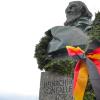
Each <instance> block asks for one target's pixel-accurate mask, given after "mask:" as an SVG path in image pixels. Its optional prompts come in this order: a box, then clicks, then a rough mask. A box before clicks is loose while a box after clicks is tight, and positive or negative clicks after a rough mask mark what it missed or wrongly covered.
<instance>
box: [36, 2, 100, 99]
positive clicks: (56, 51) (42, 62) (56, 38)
mask: <svg viewBox="0 0 100 100" xmlns="http://www.w3.org/2000/svg"><path fill="white" fill-rule="evenodd" d="M65 13H66V17H67V20H66V21H65V23H64V26H56V27H53V28H51V29H49V30H48V31H46V32H45V37H43V38H42V39H41V41H40V43H39V44H38V45H37V46H36V49H35V57H36V58H37V62H38V67H39V69H41V70H43V69H44V70H45V71H50V72H55V73H60V74H67V75H72V76H73V69H74V67H75V66H74V65H75V62H77V61H75V60H77V59H75V60H73V59H72V58H70V57H69V56H68V55H67V52H66V51H67V50H66V49H65V47H66V46H73V47H77V46H79V47H80V48H81V49H82V50H83V51H84V53H83V55H82V57H80V59H81V60H84V61H86V59H88V60H87V62H88V66H89V64H90V65H91V66H92V67H93V68H94V69H95V67H94V66H93V65H94V63H93V62H91V59H90V58H87V54H92V53H91V52H92V51H93V50H95V49H98V48H99V47H100V36H99V33H100V12H99V13H98V14H96V16H95V20H94V21H93V23H92V21H91V18H92V14H91V12H90V11H89V10H88V8H87V7H86V5H85V4H84V3H83V2H81V1H73V2H70V3H69V5H68V7H67V8H66V10H65ZM90 40H91V41H90ZM98 53H100V48H99V51H98ZM76 54H77V53H76ZM95 57H96V56H95ZM97 57H98V56H97ZM73 58H74V57H73ZM99 58H100V57H99ZM89 61H90V62H89ZM94 61H95V60H94ZM97 61H98V63H99V65H100V59H99V60H98V59H97ZM98 63H96V64H97V65H98ZM91 66H89V67H88V68H90V69H88V70H89V72H91V73H88V75H89V77H90V80H91V83H90V81H89V82H88V84H87V89H86V92H85V96H84V97H85V98H84V100H87V98H88V97H89V98H90V99H93V100H94V99H95V98H97V100H99V98H100V97H99V91H100V88H98V87H99V83H100V77H99V78H98V82H96V81H95V80H92V75H93V76H94V75H99V74H97V70H96V71H95V70H94V69H92V67H91ZM98 67H99V66H98ZM80 68H81V67H80ZM98 69H100V68H98ZM95 72H96V73H95ZM88 75H87V76H88ZM91 84H92V86H93V88H92V87H91ZM93 90H95V91H93ZM94 92H95V94H96V96H95V95H94ZM82 98H83V97H82Z"/></svg>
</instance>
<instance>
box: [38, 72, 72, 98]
mask: <svg viewBox="0 0 100 100" xmlns="http://www.w3.org/2000/svg"><path fill="white" fill-rule="evenodd" d="M72 81H73V80H72V78H71V77H69V76H67V75H59V74H57V73H51V72H42V73H41V82H40V93H39V100H73V97H72Z"/></svg>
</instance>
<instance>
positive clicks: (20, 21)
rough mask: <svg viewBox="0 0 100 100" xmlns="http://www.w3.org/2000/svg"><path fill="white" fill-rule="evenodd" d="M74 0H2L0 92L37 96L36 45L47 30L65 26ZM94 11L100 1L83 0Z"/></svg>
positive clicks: (0, 16) (98, 8)
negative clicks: (70, 4) (66, 11)
mask: <svg viewBox="0 0 100 100" xmlns="http://www.w3.org/2000/svg"><path fill="white" fill-rule="evenodd" d="M70 1H71V0H0V94H19V95H35V96H38V93H39V86H40V85H39V84H40V73H41V71H40V70H39V69H38V65H37V62H36V59H35V58H33V56H34V49H35V45H36V44H38V42H39V40H40V39H41V37H42V36H44V32H45V31H47V30H48V29H49V28H51V27H53V26H59V25H63V23H64V21H65V20H66V17H65V8H66V7H67V5H68V3H69V2H70ZM82 1H84V3H85V4H86V5H87V6H88V8H89V10H90V11H91V12H92V13H93V15H94V14H95V12H98V11H99V10H100V0H82Z"/></svg>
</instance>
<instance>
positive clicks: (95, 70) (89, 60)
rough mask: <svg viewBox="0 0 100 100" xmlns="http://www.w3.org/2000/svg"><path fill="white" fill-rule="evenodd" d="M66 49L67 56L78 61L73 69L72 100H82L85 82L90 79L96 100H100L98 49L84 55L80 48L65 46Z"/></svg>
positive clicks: (99, 55)
mask: <svg viewBox="0 0 100 100" xmlns="http://www.w3.org/2000/svg"><path fill="white" fill-rule="evenodd" d="M66 49H67V52H68V55H69V56H71V57H77V58H78V59H79V60H78V61H77V64H76V66H75V69H74V82H73V83H74V84H73V96H74V99H75V100H83V97H84V92H85V89H86V85H87V81H88V78H90V81H91V84H92V87H93V89H94V92H95V94H96V99H97V100H100V48H96V49H95V50H93V51H92V52H90V53H88V54H86V55H85V52H84V51H83V50H82V49H81V48H80V47H72V46H66ZM88 76H89V77H88Z"/></svg>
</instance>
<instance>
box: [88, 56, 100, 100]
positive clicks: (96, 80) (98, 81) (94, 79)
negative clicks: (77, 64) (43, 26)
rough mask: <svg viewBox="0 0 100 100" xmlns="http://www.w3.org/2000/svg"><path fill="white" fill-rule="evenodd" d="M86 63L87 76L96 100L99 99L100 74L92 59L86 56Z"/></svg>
mask: <svg viewBox="0 0 100 100" xmlns="http://www.w3.org/2000/svg"><path fill="white" fill-rule="evenodd" d="M86 64H87V65H88V72H89V77H90V81H91V84H92V87H93V89H94V92H95V95H96V100H100V75H99V73H98V70H97V69H96V65H95V64H94V62H93V61H91V60H90V59H88V58H86Z"/></svg>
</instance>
